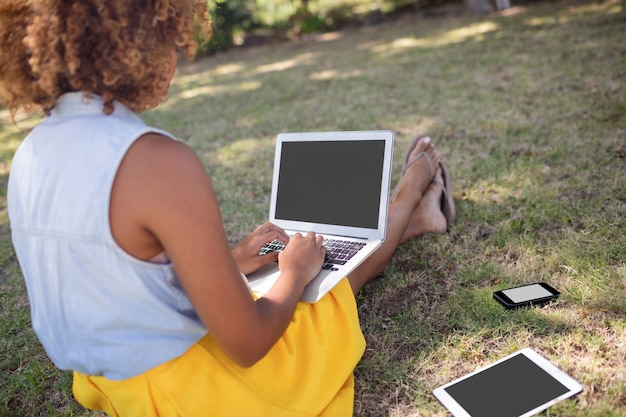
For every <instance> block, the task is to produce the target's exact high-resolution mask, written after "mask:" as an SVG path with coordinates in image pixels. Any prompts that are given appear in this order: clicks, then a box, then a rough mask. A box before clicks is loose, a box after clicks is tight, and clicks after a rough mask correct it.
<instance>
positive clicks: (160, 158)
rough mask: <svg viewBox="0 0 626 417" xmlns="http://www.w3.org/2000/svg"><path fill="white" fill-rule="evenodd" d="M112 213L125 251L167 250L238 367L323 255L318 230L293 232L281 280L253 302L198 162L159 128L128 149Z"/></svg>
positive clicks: (260, 344)
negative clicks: (316, 231)
mask: <svg viewBox="0 0 626 417" xmlns="http://www.w3.org/2000/svg"><path fill="white" fill-rule="evenodd" d="M110 216H111V228H112V232H113V236H114V237H115V239H116V240H117V242H118V244H120V246H121V247H122V248H124V249H125V250H126V251H127V252H129V253H130V254H131V255H133V256H135V257H138V258H140V259H145V260H148V259H150V258H151V257H153V256H155V255H156V254H158V253H160V252H161V251H163V250H165V251H166V252H167V254H168V256H169V258H170V259H171V260H172V262H173V264H174V267H175V268H176V272H177V274H178V276H179V278H180V280H181V283H182V285H183V287H184V289H185V292H186V293H187V295H188V297H189V298H190V300H191V302H192V304H193V306H194V308H195V309H196V311H197V313H198V315H199V316H200V319H201V320H202V322H203V323H204V324H205V326H206V327H207V328H208V330H209V332H210V333H211V334H212V336H213V337H214V338H215V340H216V341H217V343H218V344H219V345H220V346H221V347H222V348H223V349H224V351H225V352H226V353H227V354H228V355H229V356H230V357H231V358H233V359H234V360H235V361H236V362H238V363H239V364H241V365H242V366H251V365H253V364H254V363H256V362H257V361H258V360H259V359H261V358H262V357H263V356H264V355H265V354H266V353H267V352H268V351H269V349H270V348H271V347H272V346H273V345H274V343H275V342H276V341H277V340H278V338H279V337H280V336H281V335H282V334H283V332H284V331H285V329H286V328H287V325H288V324H289V321H290V320H291V317H292V315H293V312H294V309H295V306H296V303H297V302H298V300H299V299H300V297H301V295H302V291H303V289H304V287H305V285H306V284H307V283H308V282H309V281H310V280H311V279H313V277H314V276H315V275H316V274H317V272H319V270H320V268H321V266H322V262H323V259H324V253H325V249H324V248H323V246H322V237H321V236H315V235H314V234H312V233H311V234H308V235H307V236H295V237H292V239H291V240H290V242H289V244H288V245H287V248H286V249H285V251H284V252H282V253H281V254H280V260H281V261H280V268H281V276H280V278H279V280H278V281H277V283H276V284H275V285H274V287H273V288H272V290H271V291H270V292H268V293H267V294H266V295H265V296H264V297H263V298H261V299H259V300H258V301H257V302H255V301H254V300H253V299H252V297H251V294H250V293H249V290H248V288H247V286H246V285H245V283H244V282H243V280H242V279H241V277H240V273H239V270H238V267H237V264H236V263H235V261H234V259H233V257H232V256H231V251H230V248H229V245H228V241H227V238H226V234H225V232H224V228H223V223H222V218H221V215H220V211H219V207H218V202H217V199H216V196H215V192H214V190H213V187H212V184H211V181H210V179H209V177H208V175H207V174H206V172H205V170H204V167H203V166H202V164H201V162H200V161H199V159H198V158H197V156H196V154H195V153H194V152H193V151H192V150H191V149H190V148H188V147H187V146H186V145H184V144H183V143H181V142H176V141H173V140H171V139H169V138H167V137H164V136H161V135H157V134H148V135H145V136H143V137H142V138H140V139H138V140H137V141H136V142H135V144H133V146H132V147H131V148H130V150H129V151H128V153H127V154H126V156H125V158H124V160H123V161H122V164H121V165H120V168H119V170H118V173H117V176H116V179H115V183H114V185H113V190H112V193H111V208H110ZM270 234H271V233H270ZM279 235H280V233H279V232H276V236H279Z"/></svg>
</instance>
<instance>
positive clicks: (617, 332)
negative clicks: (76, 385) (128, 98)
mask: <svg viewBox="0 0 626 417" xmlns="http://www.w3.org/2000/svg"><path fill="white" fill-rule="evenodd" d="M624 39H626V11H625V10H624V8H623V3H619V2H616V1H612V0H611V1H606V2H581V1H571V0H566V1H561V2H552V3H535V4H532V5H531V6H528V7H523V8H516V9H513V10H510V11H509V12H508V13H506V14H500V15H490V16H487V17H484V18H477V17H473V16H468V15H465V14H456V13H454V12H450V11H448V12H447V13H442V14H437V13H435V16H434V17H432V16H431V17H426V16H425V15H422V14H415V15H405V16H403V17H402V18H400V19H398V20H394V21H390V22H386V23H384V24H382V25H378V26H373V27H367V28H362V29H354V30H348V31H344V32H338V33H329V34H320V35H316V36H310V37H307V38H305V39H302V40H299V41H296V42H291V43H283V44H275V45H268V46H262V47H257V48H253V49H240V50H233V51H230V52H227V53H223V54H220V55H217V56H214V57H211V58H209V59H203V60H201V61H198V62H195V63H191V64H187V65H182V66H181V68H180V70H179V73H178V75H177V77H176V79H175V82H174V84H173V85H172V89H171V94H170V98H169V100H168V102H167V103H165V104H164V105H162V106H161V107H159V108H158V109H155V110H153V111H150V112H148V113H146V114H145V115H144V116H143V117H144V119H145V120H147V121H148V122H149V123H153V124H154V125H156V126H158V127H162V128H165V129H167V130H170V131H171V132H173V133H174V134H176V135H177V136H178V137H180V138H182V139H183V140H184V141H186V142H187V143H189V144H190V145H191V146H193V147H194V148H195V149H196V150H197V152H198V154H199V155H200V157H201V159H202V160H203V162H204V163H205V164H206V168H207V170H208V172H209V173H210V174H211V176H212V178H213V181H214V185H215V188H216V189H217V191H218V194H219V198H220V202H221V204H222V209H223V215H224V219H225V226H226V229H227V231H228V233H229V236H230V237H231V240H232V242H233V243H234V242H236V241H238V240H239V239H240V238H241V237H242V236H243V235H244V234H245V233H246V232H248V231H249V230H252V228H253V227H254V226H255V225H257V224H259V223H261V222H262V221H264V219H265V218H266V216H267V206H268V194H269V187H270V185H269V183H270V178H271V170H272V152H273V139H274V136H275V134H276V133H277V132H280V131H298V130H354V129H374V128H376V129H378V128H381V129H391V130H394V131H395V132H396V150H397V152H396V155H395V158H394V159H395V163H394V164H395V165H394V167H395V168H396V169H394V172H395V174H394V179H395V180H397V178H398V176H399V171H400V170H399V167H400V164H401V160H402V157H403V155H402V154H403V151H404V147H405V146H406V144H407V143H408V141H409V140H410V138H411V137H412V136H413V135H414V134H416V133H418V132H427V133H429V134H430V135H431V137H433V139H434V141H435V143H436V146H437V149H438V151H439V152H440V154H442V155H443V158H444V159H445V160H446V161H447V163H448V165H449V166H450V167H451V170H452V173H453V194H454V197H455V200H456V203H457V209H458V213H459V216H458V220H457V223H456V224H455V225H454V227H453V228H452V229H451V231H450V232H449V233H448V234H446V235H441V236H439V235H437V236H424V237H421V238H419V239H414V240H413V241H411V242H408V243H407V244H405V245H403V246H402V247H401V248H399V250H398V251H397V253H396V256H395V257H394V259H393V262H392V264H391V265H390V266H389V267H388V268H387V270H386V271H385V272H384V274H382V276H381V277H379V278H378V279H377V280H375V281H374V282H373V283H372V284H370V285H369V286H367V287H366V288H365V290H364V291H363V292H362V294H361V295H360V296H359V298H358V303H359V313H360V317H361V323H362V328H363V331H364V333H365V336H366V339H367V342H368V348H367V351H366V353H365V355H364V357H363V359H362V361H361V362H360V364H359V365H358V367H357V369H356V398H355V415H358V416H445V415H447V413H446V412H445V410H444V409H443V408H442V407H441V406H440V405H439V403H438V402H437V401H436V400H435V398H434V397H433V396H432V393H431V392H432V390H433V389H434V388H435V387H437V386H438V385H440V384H443V383H445V382H448V381H450V380H452V379H454V378H456V377H458V376H461V375H463V374H465V373H466V372H469V371H472V370H474V369H476V368H477V367H480V366H483V365H486V364H488V363H490V362H492V361H494V360H496V359H499V358H501V357H503V356H505V355H507V354H509V353H512V352H513V351H515V350H517V349H520V348H522V347H532V348H533V349H535V350H537V351H538V352H540V353H541V354H542V355H544V356H545V357H547V358H548V359H550V360H551V361H553V362H554V363H555V364H556V365H557V366H559V367H560V368H562V369H563V370H564V371H566V372H567V373H569V374H570V375H572V376H573V377H574V378H576V379H577V380H579V381H580V382H581V383H582V384H583V386H584V391H583V392H582V393H581V394H580V395H579V396H577V397H576V398H575V399H573V400H568V401H563V402H561V403H559V404H557V405H555V406H553V407H551V408H550V410H549V411H548V415H550V416H563V417H568V416H572V417H573V416H589V417H591V416H620V415H626V394H625V393H626V368H625V367H624V363H626V249H625V248H626V234H625V233H624V231H625V230H626V160H625V158H624V155H625V153H626V46H625V45H626V44H624ZM0 117H2V125H0V157H1V158H2V160H1V161H0V178H1V180H2V181H3V183H4V184H6V180H7V175H8V168H9V167H10V162H11V155H12V152H13V151H14V149H15V147H16V146H17V145H18V144H19V140H20V139H21V138H22V137H23V136H24V134H25V131H27V130H28V129H29V128H30V127H31V126H32V125H33V123H35V121H36V118H26V119H24V120H21V121H19V122H18V125H19V126H20V127H22V129H23V131H18V130H17V129H16V128H15V127H14V126H12V125H11V124H10V122H9V119H8V115H7V114H6V111H2V113H0ZM1 190H2V192H1V194H0V209H1V212H0V233H2V238H1V239H0V273H1V275H0V317H1V321H0V331H1V332H2V333H1V335H0V415H2V416H4V415H6V416H22V415H24V416H31V415H37V416H40V415H50V416H90V415H97V414H95V413H90V412H86V411H84V410H82V409H81V408H80V406H78V405H77V404H76V403H75V402H74V400H73V399H72V397H71V388H70V387H71V378H70V375H69V374H67V373H62V372H59V371H57V370H55V369H54V367H53V366H52V365H51V364H50V363H49V361H48V360H47V358H46V356H45V353H44V352H43V351H42V349H41V347H40V346H39V344H38V342H37V341H36V338H35V336H34V334H33V332H32V330H31V328H30V323H29V315H28V302H27V298H26V295H25V289H24V286H23V283H22V279H21V276H20V272H19V267H18V265H17V262H16V259H15V256H14V254H13V252H12V248H11V245H10V232H9V227H8V224H7V217H6V209H5V208H6V201H5V200H6V191H5V187H4V186H3V187H2V188H1ZM535 281H546V282H548V283H550V284H552V285H553V286H555V287H556V288H558V289H560V290H561V292H562V295H561V297H560V299H559V301H558V302H557V303H555V304H552V305H549V306H546V307H543V308H534V309H526V310H520V311H511V312H509V311H505V310H504V309H502V308H501V307H500V306H499V305H498V304H496V303H495V302H494V301H493V300H492V298H491V294H492V292H493V291H495V290H498V289H502V288H505V287H508V286H513V285H521V284H524V283H530V282H535Z"/></svg>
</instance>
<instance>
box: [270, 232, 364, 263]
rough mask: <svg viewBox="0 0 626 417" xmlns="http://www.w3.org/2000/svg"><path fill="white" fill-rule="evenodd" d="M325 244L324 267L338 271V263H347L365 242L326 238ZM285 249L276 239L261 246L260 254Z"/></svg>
mask: <svg viewBox="0 0 626 417" xmlns="http://www.w3.org/2000/svg"><path fill="white" fill-rule="evenodd" d="M324 246H326V258H325V259H324V266H322V269H327V270H330V271H337V270H338V268H337V265H345V263H346V262H348V261H349V260H350V259H351V258H352V257H353V256H354V255H356V253H357V252H358V251H360V250H361V249H363V247H364V246H365V243H362V242H350V241H346V240H337V239H325V240H324ZM283 249H285V245H284V244H283V243H282V242H281V241H279V240H274V241H272V242H269V243H266V244H265V245H264V246H263V247H262V248H261V251H260V252H259V255H265V254H267V253H270V252H280V251H282V250H283Z"/></svg>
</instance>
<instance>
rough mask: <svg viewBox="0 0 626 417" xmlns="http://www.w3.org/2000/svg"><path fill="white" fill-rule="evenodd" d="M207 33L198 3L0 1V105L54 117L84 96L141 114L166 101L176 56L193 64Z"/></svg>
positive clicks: (107, 109) (201, 5)
mask: <svg viewBox="0 0 626 417" xmlns="http://www.w3.org/2000/svg"><path fill="white" fill-rule="evenodd" d="M210 34H211V26H210V21H209V15H208V11H207V7H206V1H201V0H30V1H25V0H0V100H1V101H2V102H3V103H4V104H5V105H6V106H7V107H8V108H9V109H10V111H11V114H12V115H13V116H15V113H16V112H17V111H18V110H19V109H25V110H27V111H29V110H33V109H37V108H41V109H42V110H43V111H44V113H46V114H49V113H50V111H51V110H52V108H53V107H54V104H55V102H56V100H57V99H58V98H59V97H60V96H61V95H62V94H64V93H68V92H73V91H81V92H83V93H85V94H86V95H87V96H89V95H93V94H97V95H99V96H101V97H102V98H103V100H104V113H106V114H111V113H112V112H113V108H114V104H113V102H114V100H118V101H119V102H121V103H123V104H125V105H126V106H128V107H129V108H130V109H131V110H133V111H135V112H137V113H138V112H141V111H144V110H147V109H149V108H152V107H155V106H156V105H158V104H159V102H160V101H161V100H162V99H163V97H162V96H161V95H162V94H163V91H167V83H168V82H169V74H171V72H172V70H173V68H172V65H173V60H172V53H173V51H175V50H177V51H180V52H182V53H183V54H184V55H185V57H186V58H187V59H192V58H193V56H194V55H195V51H196V48H197V43H196V39H197V38H203V39H208V37H209V36H210ZM164 87H165V88H164Z"/></svg>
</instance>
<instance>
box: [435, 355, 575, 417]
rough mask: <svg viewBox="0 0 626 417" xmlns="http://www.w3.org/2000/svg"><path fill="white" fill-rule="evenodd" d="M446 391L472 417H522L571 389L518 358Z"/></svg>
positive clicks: (523, 357) (528, 360)
mask: <svg viewBox="0 0 626 417" xmlns="http://www.w3.org/2000/svg"><path fill="white" fill-rule="evenodd" d="M445 391H446V392H447V393H448V394H449V395H450V396H451V397H453V398H454V399H455V400H456V401H457V402H458V403H459V404H460V405H461V406H462V407H463V408H464V409H465V410H466V411H467V412H468V413H469V414H470V415H471V416H484V417H490V416H493V417H518V416H520V415H523V414H524V413H527V412H528V411H530V410H533V409H534V408H537V407H539V406H541V405H542V404H545V403H546V402H548V401H551V400H553V399H555V398H557V397H559V396H560V395H563V394H565V393H567V392H569V389H568V388H567V387H565V386H564V385H563V384H561V383H560V382H559V381H557V380H556V379H554V378H553V377H552V376H550V375H549V374H548V373H546V372H545V371H544V370H542V369H541V368H540V367H539V366H537V365H536V364H535V363H534V362H533V361H531V360H530V359H528V358H527V357H526V356H525V355H523V354H518V355H515V356H513V357H511V358H509V359H508V360H505V361H504V362H501V363H499V364H497V365H495V366H493V367H491V368H487V369H485V370H484V371H482V372H479V373H477V374H475V375H473V376H471V377H469V378H467V379H464V380H462V381H459V382H457V383H455V384H453V385H451V386H449V387H447V388H445Z"/></svg>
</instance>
